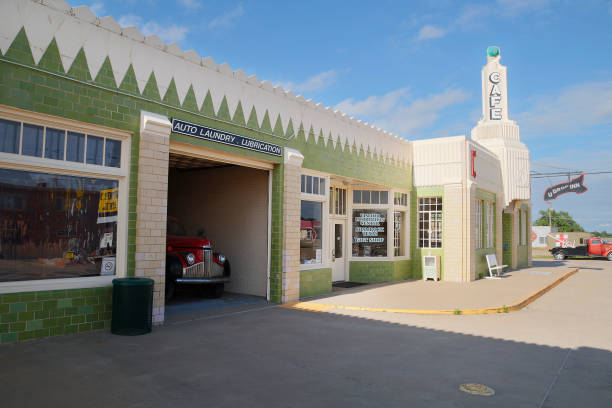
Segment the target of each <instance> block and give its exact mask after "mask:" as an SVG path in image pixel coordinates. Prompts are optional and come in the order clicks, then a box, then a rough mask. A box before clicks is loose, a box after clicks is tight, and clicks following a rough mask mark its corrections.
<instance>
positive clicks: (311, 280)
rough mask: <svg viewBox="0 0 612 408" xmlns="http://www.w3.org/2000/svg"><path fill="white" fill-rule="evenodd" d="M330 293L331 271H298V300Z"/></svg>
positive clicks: (328, 269) (325, 269)
mask: <svg viewBox="0 0 612 408" xmlns="http://www.w3.org/2000/svg"><path fill="white" fill-rule="evenodd" d="M331 291H332V270H331V269H330V268H324V269H310V270H306V271H300V299H303V298H307V297H311V296H316V295H322V294H324V293H331Z"/></svg>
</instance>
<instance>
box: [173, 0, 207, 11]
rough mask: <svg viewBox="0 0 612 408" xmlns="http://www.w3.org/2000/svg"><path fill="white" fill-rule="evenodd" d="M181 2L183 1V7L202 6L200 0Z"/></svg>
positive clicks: (196, 7)
mask: <svg viewBox="0 0 612 408" xmlns="http://www.w3.org/2000/svg"><path fill="white" fill-rule="evenodd" d="M179 3H181V5H182V6H183V7H186V8H188V9H192V10H195V9H198V8H200V7H201V6H202V5H201V4H200V2H198V1H196V0H179Z"/></svg>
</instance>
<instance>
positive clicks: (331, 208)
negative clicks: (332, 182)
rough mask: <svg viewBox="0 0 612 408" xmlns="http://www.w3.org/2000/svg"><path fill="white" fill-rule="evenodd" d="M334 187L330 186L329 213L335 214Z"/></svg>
mask: <svg viewBox="0 0 612 408" xmlns="http://www.w3.org/2000/svg"><path fill="white" fill-rule="evenodd" d="M334 201H335V199H334V188H333V187H330V188H329V213H330V214H333V213H334Z"/></svg>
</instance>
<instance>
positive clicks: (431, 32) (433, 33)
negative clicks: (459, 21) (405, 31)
mask: <svg viewBox="0 0 612 408" xmlns="http://www.w3.org/2000/svg"><path fill="white" fill-rule="evenodd" d="M446 33H447V30H445V29H443V28H439V27H436V26H433V25H430V24H427V25H425V26H423V27H422V28H421V29H420V30H419V35H417V41H423V40H431V39H434V38H440V37H444V36H445V35H446Z"/></svg>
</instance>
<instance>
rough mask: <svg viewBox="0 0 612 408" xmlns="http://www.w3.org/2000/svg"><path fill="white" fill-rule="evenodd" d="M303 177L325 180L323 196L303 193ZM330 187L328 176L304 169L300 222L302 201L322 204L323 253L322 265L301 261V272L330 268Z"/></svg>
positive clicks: (302, 174) (302, 173)
mask: <svg viewBox="0 0 612 408" xmlns="http://www.w3.org/2000/svg"><path fill="white" fill-rule="evenodd" d="M302 176H312V177H318V178H320V179H324V180H325V186H324V188H323V194H314V193H303V192H302V188H301V182H302V181H301V180H302ZM330 185H331V184H330V178H329V176H328V175H326V174H323V173H318V172H316V171H310V170H307V169H302V172H301V173H300V220H301V218H302V201H314V202H318V203H321V251H322V255H321V263H310V264H303V263H302V262H301V261H300V271H304V270H310V269H324V268H329V267H330V259H331V258H330V256H329V254H328V252H330V251H329V250H328V249H329V248H328V246H329V242H328V241H329V240H328V235H327V234H329V225H330V220H329V217H330V214H329V210H328V209H329V200H330V197H329V187H330ZM300 230H301V228H300ZM298 244H299V242H298Z"/></svg>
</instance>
